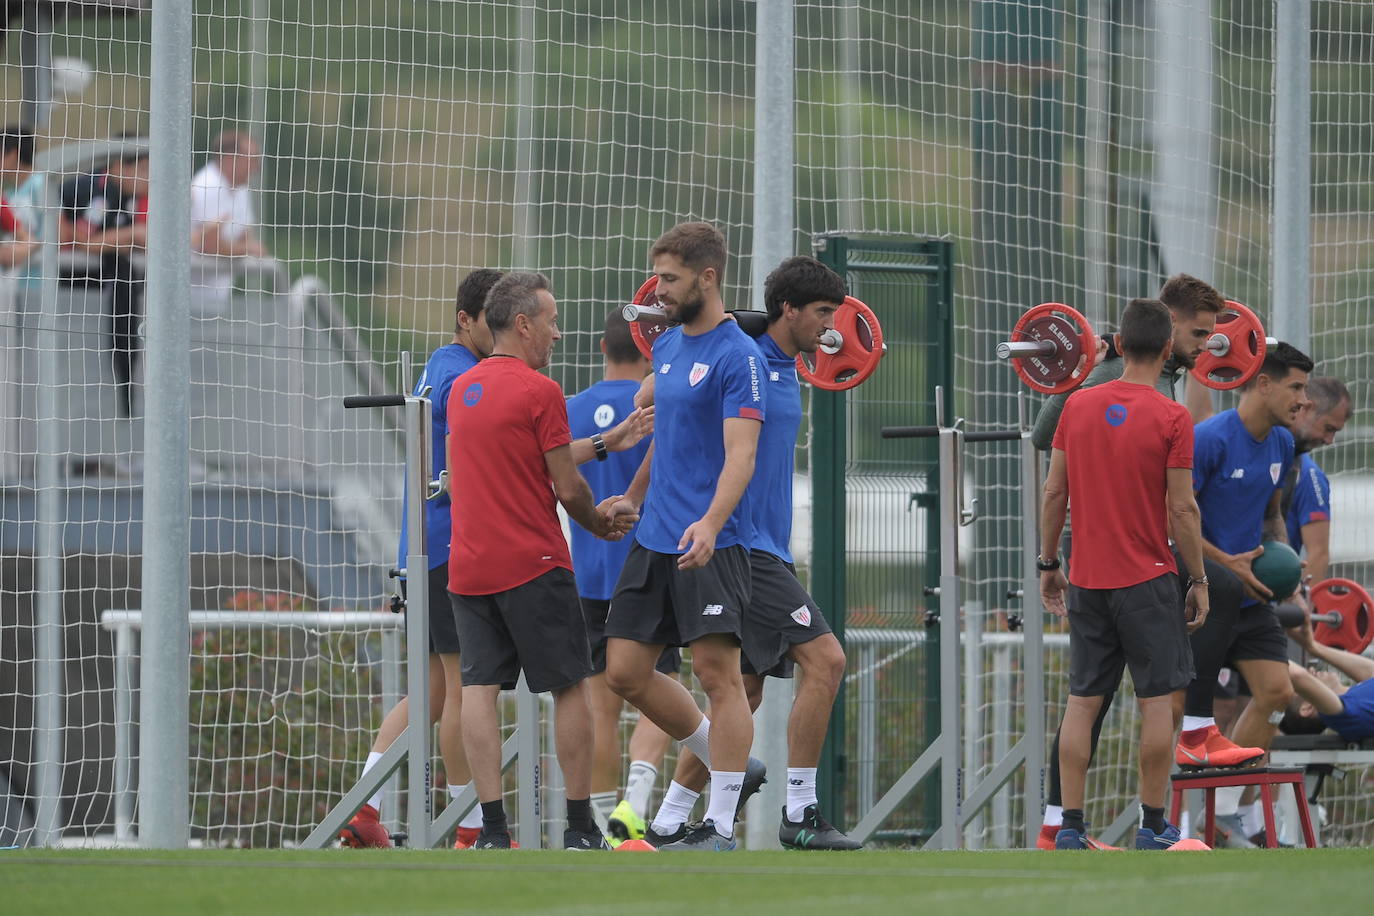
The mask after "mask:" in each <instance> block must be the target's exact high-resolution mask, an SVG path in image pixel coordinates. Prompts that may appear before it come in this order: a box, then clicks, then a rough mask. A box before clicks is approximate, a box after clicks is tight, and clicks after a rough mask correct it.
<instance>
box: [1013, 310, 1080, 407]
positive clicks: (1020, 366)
mask: <svg viewBox="0 0 1374 916" xmlns="http://www.w3.org/2000/svg"><path fill="white" fill-rule="evenodd" d="M1011 340H1012V343H1020V342H1022V341H1042V340H1048V341H1050V342H1051V343H1053V344H1054V345H1055V347H1056V352H1055V355H1054V356H1023V357H1012V359H1011V365H1012V368H1013V369H1015V370H1016V374H1017V375H1019V376H1020V377H1021V381H1023V382H1025V383H1026V384H1027V385H1029V386H1030V387H1031V388H1033V389H1034V390H1036V391H1040V392H1043V393H1044V394H1064V393H1065V392H1068V391H1072V390H1073V389H1075V388H1077V387H1078V386H1079V385H1081V384H1082V383H1083V380H1084V379H1085V378H1087V377H1088V372H1089V371H1090V370H1091V369H1092V367H1093V357H1094V356H1095V355H1096V353H1097V335H1095V334H1094V333H1093V329H1092V326H1091V325H1090V324H1088V319H1086V318H1084V317H1083V316H1082V314H1080V313H1079V312H1078V310H1077V309H1074V308H1071V307H1069V306H1067V305H1064V304H1063V303H1060V302H1043V303H1041V304H1040V305H1037V306H1036V307H1035V308H1033V309H1031V310H1030V311H1028V312H1026V314H1024V315H1022V316H1021V320H1020V321H1018V322H1016V327H1015V328H1013V329H1012V332H1011Z"/></svg>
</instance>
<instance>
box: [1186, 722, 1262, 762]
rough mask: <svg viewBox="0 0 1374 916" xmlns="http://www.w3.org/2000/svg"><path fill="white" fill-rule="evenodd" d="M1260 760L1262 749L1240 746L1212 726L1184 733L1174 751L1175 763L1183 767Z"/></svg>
mask: <svg viewBox="0 0 1374 916" xmlns="http://www.w3.org/2000/svg"><path fill="white" fill-rule="evenodd" d="M1263 759H1264V749H1263V748H1258V747H1240V746H1239V745H1237V744H1234V743H1232V742H1231V741H1229V740H1227V738H1226V736H1224V735H1223V734H1222V733H1221V732H1220V731H1219V730H1218V729H1217V727H1216V726H1215V725H1209V726H1207V727H1206V728H1197V729H1193V730H1192V731H1190V732H1184V733H1183V734H1182V735H1180V736H1179V739H1178V747H1177V748H1176V749H1175V750H1174V762H1175V763H1177V764H1178V765H1179V767H1180V768H1182V769H1184V770H1205V769H1212V768H1228V767H1245V766H1255V765H1257V764H1258V763H1259V762H1260V761H1262V760H1263Z"/></svg>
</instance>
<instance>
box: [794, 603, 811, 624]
mask: <svg viewBox="0 0 1374 916" xmlns="http://www.w3.org/2000/svg"><path fill="white" fill-rule="evenodd" d="M792 619H793V620H795V621H796V622H797V623H799V624H801V625H802V626H804V627H809V626H811V608H809V607H807V606H806V605H804V604H803V605H802V606H801V607H799V608H797V609H796V610H795V611H793V612H792Z"/></svg>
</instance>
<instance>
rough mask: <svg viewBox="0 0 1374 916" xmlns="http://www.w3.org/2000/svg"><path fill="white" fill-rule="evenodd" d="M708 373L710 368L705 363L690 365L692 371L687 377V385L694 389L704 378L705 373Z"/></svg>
mask: <svg viewBox="0 0 1374 916" xmlns="http://www.w3.org/2000/svg"><path fill="white" fill-rule="evenodd" d="M710 371H711V367H710V365H708V364H707V363H692V371H691V372H690V373H688V375H687V384H689V385H691V386H692V387H693V388H695V387H696V386H697V383H698V382H700V381H701V380H702V379H704V378H706V373H708V372H710Z"/></svg>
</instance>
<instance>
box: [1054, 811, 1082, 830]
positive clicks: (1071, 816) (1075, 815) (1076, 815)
mask: <svg viewBox="0 0 1374 916" xmlns="http://www.w3.org/2000/svg"><path fill="white" fill-rule="evenodd" d="M1060 829H1062V830H1077V831H1078V832H1079V833H1082V832H1083V831H1084V830H1085V829H1086V828H1085V827H1084V826H1083V809H1082V808H1065V809H1064V823H1063V824H1062V825H1061V826H1060Z"/></svg>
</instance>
